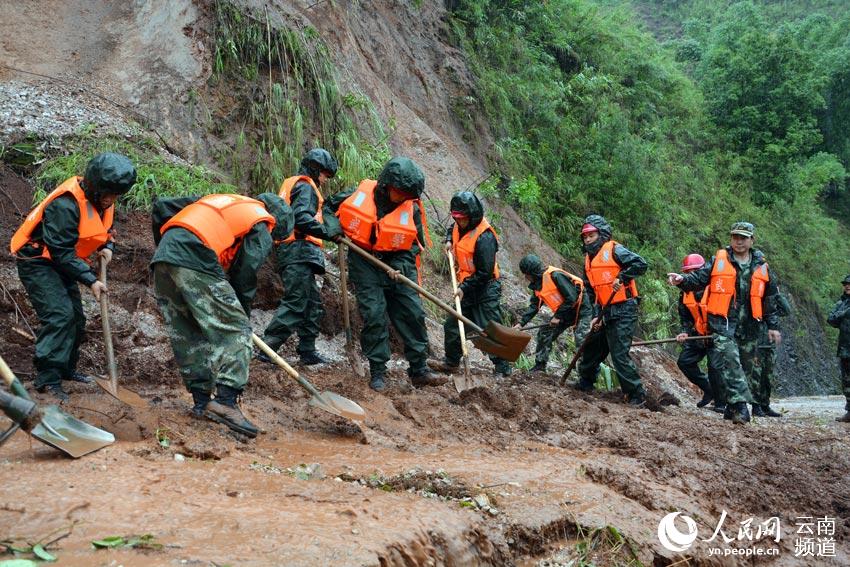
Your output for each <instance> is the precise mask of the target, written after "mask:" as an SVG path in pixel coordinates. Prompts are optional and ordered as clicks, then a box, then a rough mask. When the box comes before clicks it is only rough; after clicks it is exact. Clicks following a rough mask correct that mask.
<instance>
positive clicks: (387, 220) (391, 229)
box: [336, 179, 425, 252]
mask: <svg viewBox="0 0 850 567" xmlns="http://www.w3.org/2000/svg"><path fill="white" fill-rule="evenodd" d="M377 186H378V182H377V181H375V180H374V179H364V180H363V181H361V182H360V185H358V186H357V189H356V190H355V191H354V193H352V194H351V195H350V196H349V197H348V198H347V199H345V200H344V201H343V202H342V203H340V205H339V209H338V210H337V213H336V214H337V217H339V222H340V224H341V225H342V230H343V232H345V234H346V236H348V237H349V238H350V239H351V240H352V241H353V242H354V243H355V244H357V245H358V246H360V247H361V248H364V249H366V250H371V251H374V252H398V251H401V250H410V249H411V247H412V246H413V243H414V242H417V241H418V232H417V230H416V222H415V221H414V219H413V203H414V201H415V202H416V203H417V205H418V206H419V211H420V215H421V216H422V218H423V219H424V218H425V211H424V210H423V209H422V202H421V201H420V200H419V199H413V200H407V201H404V202H402V203H399V205H398V206H397V207H396V208H395V209H393V210H392V211H391V212H389V213H387V214H386V215H384V216H383V217H381V218H380V219H378V209H377V207H376V206H375V188H376V187H377ZM373 233H374V242H372V237H373Z"/></svg>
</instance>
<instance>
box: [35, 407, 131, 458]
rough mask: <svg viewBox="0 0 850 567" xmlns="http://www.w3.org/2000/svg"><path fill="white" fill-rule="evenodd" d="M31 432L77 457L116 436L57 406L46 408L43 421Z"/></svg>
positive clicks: (107, 442)
mask: <svg viewBox="0 0 850 567" xmlns="http://www.w3.org/2000/svg"><path fill="white" fill-rule="evenodd" d="M51 430H52V431H51ZM30 434H31V435H32V436H33V437H35V438H36V439H38V440H39V441H41V442H43V443H46V444H48V445H50V446H51V447H55V448H56V449H59V450H60V451H63V452H64V453H67V454H68V455H70V456H72V457H74V458H75V459H77V458H79V457H82V456H83V455H87V454H89V453H91V452H93V451H97V450H98V449H102V448H103V447H106V446H107V445H111V444H112V443H115V436H114V435H112V434H111V433H109V432H108V431H104V430H103V429H98V428H97V427H94V426H93V425H89V424H88V423H86V422H84V421H80V420H79V419H77V418H76V417H73V416H71V415H69V414H67V413H65V412H64V411H62V410H61V409H59V408H58V407H57V406H47V407H46V408H44V415H43V416H42V418H41V423H39V424H38V425H36V426H35V427H34V428H33V429H32V431H30ZM57 434H58V436H57Z"/></svg>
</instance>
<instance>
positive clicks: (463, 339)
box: [446, 250, 469, 364]
mask: <svg viewBox="0 0 850 567" xmlns="http://www.w3.org/2000/svg"><path fill="white" fill-rule="evenodd" d="M446 256H448V257H449V273H450V274H451V275H452V293H454V294H456V293H457V275H456V274H455V258H454V256H453V255H452V253H451V250H446ZM454 298H455V309H457V312H458V313H460V314H461V315H462V314H463V311H462V310H461V308H460V298H459V297H458V296H457V295H455V296H454ZM457 328H458V331H459V332H460V349H461V352H462V353H463V356H464V357H467V356H469V351H468V350H467V349H468V347H467V346H466V329H465V328H464V327H463V321H461V320H460V319H458V320H457ZM467 364H469V363H468V362H467Z"/></svg>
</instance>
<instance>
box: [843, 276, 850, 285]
mask: <svg viewBox="0 0 850 567" xmlns="http://www.w3.org/2000/svg"><path fill="white" fill-rule="evenodd" d="M847 284H850V274H847V275H846V276H844V279H843V280H841V285H847Z"/></svg>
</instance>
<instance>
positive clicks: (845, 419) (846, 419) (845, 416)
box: [835, 410, 850, 423]
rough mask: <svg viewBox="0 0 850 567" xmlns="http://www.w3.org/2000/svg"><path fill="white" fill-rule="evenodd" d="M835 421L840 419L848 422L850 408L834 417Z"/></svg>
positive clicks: (842, 421) (849, 421)
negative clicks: (839, 415)
mask: <svg viewBox="0 0 850 567" xmlns="http://www.w3.org/2000/svg"><path fill="white" fill-rule="evenodd" d="M835 421H840V422H841V423H850V410H847V411H846V412H845V413H844V415H842V416H841V417H836V418H835Z"/></svg>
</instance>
